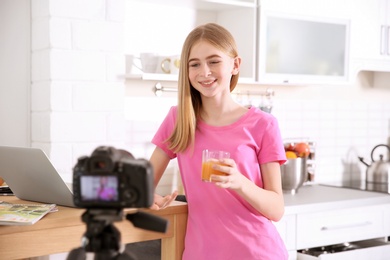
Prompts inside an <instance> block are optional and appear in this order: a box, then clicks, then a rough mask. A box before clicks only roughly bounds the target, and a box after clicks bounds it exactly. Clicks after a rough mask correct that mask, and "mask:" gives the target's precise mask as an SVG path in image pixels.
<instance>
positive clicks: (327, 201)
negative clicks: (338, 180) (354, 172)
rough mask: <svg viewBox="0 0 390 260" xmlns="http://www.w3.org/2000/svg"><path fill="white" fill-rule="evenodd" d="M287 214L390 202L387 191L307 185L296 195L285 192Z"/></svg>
mask: <svg viewBox="0 0 390 260" xmlns="http://www.w3.org/2000/svg"><path fill="white" fill-rule="evenodd" d="M284 203H285V214H297V213H308V212H317V211H326V210H332V209H343V208H346V207H355V206H356V207H360V206H371V205H376V204H386V203H388V204H390V195H389V194H387V193H380V192H372V191H362V190H355V189H347V188H341V187H331V186H326V185H320V184H313V185H305V186H302V187H301V188H299V190H298V192H297V193H296V194H294V195H291V194H284Z"/></svg>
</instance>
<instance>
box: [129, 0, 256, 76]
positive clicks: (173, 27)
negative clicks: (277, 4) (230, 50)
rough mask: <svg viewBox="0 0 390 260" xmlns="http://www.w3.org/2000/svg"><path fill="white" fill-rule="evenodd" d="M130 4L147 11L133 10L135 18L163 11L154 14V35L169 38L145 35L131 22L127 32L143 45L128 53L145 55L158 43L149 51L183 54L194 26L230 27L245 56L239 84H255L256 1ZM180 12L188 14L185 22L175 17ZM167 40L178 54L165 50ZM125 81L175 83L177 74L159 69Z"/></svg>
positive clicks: (155, 0) (156, 0) (137, 0)
mask: <svg viewBox="0 0 390 260" xmlns="http://www.w3.org/2000/svg"><path fill="white" fill-rule="evenodd" d="M129 1H130V3H138V5H137V8H140V7H141V8H142V7H144V8H145V9H144V10H142V9H141V10H136V11H134V13H132V14H133V15H134V16H136V13H142V12H144V13H149V14H151V12H152V10H159V9H161V11H160V12H154V11H153V16H152V17H151V18H150V19H152V20H151V21H150V22H151V23H152V24H153V31H154V32H156V33H159V32H166V34H167V36H166V37H165V36H161V37H156V35H154V34H152V35H151V34H145V31H144V30H142V28H141V30H140V28H139V21H138V22H137V21H133V22H130V23H128V27H127V28H126V31H127V32H128V34H132V35H131V36H130V37H131V39H132V40H133V41H139V42H140V44H139V46H135V48H133V49H132V50H129V51H127V52H132V53H133V54H139V53H141V52H145V45H147V44H148V43H150V42H155V43H159V44H154V45H153V46H152V47H153V49H151V48H150V49H148V50H147V51H148V52H154V53H157V54H158V55H162V56H164V55H172V54H175V55H178V54H180V52H181V46H182V44H183V42H184V39H185V37H186V36H187V34H188V33H189V32H190V31H191V30H192V29H193V28H194V27H196V26H197V25H200V24H204V23H207V22H215V23H218V24H220V25H222V26H224V27H225V28H227V29H228V30H229V31H230V32H231V33H232V34H233V36H234V38H235V40H236V43H237V46H238V49H239V53H240V56H241V57H242V66H241V71H240V78H241V79H240V82H249V83H250V82H252V83H253V82H254V81H255V65H256V57H255V55H253V54H254V53H256V40H257V39H256V37H255V32H256V30H257V29H256V26H257V24H256V11H257V0H197V1H193V0H181V1H180V0H170V1H164V2H163V3H161V1H159V0H146V1H145V0H142V1H141V0H129ZM163 8H166V9H163ZM172 8H176V9H173V11H171V10H170V9H172ZM179 12H180V13H181V12H185V13H187V14H188V15H187V16H186V18H184V19H181V20H180V18H177V19H176V18H175V17H176V16H179V14H178V13H179ZM180 15H182V14H180ZM172 17H173V18H172ZM129 19H131V17H129ZM140 19H142V17H140ZM168 19H173V22H170V23H169V25H168V26H167V24H168V22H167V20H168ZM175 19H176V20H175ZM147 23H148V20H145V22H144V24H147ZM148 37H149V38H148ZM156 38H159V39H156ZM167 38H169V39H167ZM158 41H160V42H158ZM164 41H166V42H167V43H168V44H174V46H175V47H174V48H173V49H174V52H175V53H170V54H166V50H164V49H163V48H162V45H163V43H164ZM130 42H131V41H130ZM143 48H144V49H143ZM171 52H172V51H171ZM157 67H158V66H157ZM126 78H128V79H143V80H167V81H176V80H177V79H178V76H177V74H164V73H162V72H159V71H158V70H157V71H156V73H142V74H141V75H126Z"/></svg>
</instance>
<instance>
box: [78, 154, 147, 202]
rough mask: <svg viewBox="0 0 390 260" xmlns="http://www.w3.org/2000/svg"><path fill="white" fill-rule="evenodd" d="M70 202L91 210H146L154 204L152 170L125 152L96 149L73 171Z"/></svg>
mask: <svg viewBox="0 0 390 260" xmlns="http://www.w3.org/2000/svg"><path fill="white" fill-rule="evenodd" d="M73 193H74V194H73V196H74V197H73V198H74V203H75V205H76V206H77V207H82V208H91V209H101V208H103V209H121V208H146V207H150V206H151V205H152V204H153V198H154V188H153V168H152V165H151V164H150V163H149V161H147V160H144V159H135V158H134V157H133V155H132V154H131V153H129V152H127V151H124V150H120V149H115V148H113V147H110V146H99V147H97V148H96V149H95V150H94V151H93V152H92V154H91V156H90V157H88V156H83V157H80V158H79V159H78V161H77V164H76V165H75V167H74V168H73Z"/></svg>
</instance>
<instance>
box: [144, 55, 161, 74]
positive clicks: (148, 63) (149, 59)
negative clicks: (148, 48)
mask: <svg viewBox="0 0 390 260" xmlns="http://www.w3.org/2000/svg"><path fill="white" fill-rule="evenodd" d="M140 59H141V65H142V72H143V73H156V70H157V64H158V59H159V56H158V55H157V54H156V53H150V52H142V53H141V54H140Z"/></svg>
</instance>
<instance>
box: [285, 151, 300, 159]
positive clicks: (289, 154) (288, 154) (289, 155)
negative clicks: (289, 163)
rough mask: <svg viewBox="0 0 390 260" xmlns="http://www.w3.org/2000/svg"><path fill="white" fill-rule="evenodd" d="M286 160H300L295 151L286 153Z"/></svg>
mask: <svg viewBox="0 0 390 260" xmlns="http://www.w3.org/2000/svg"><path fill="white" fill-rule="evenodd" d="M286 158H287V159H296V158H298V156H297V154H296V153H295V152H293V151H286Z"/></svg>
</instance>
